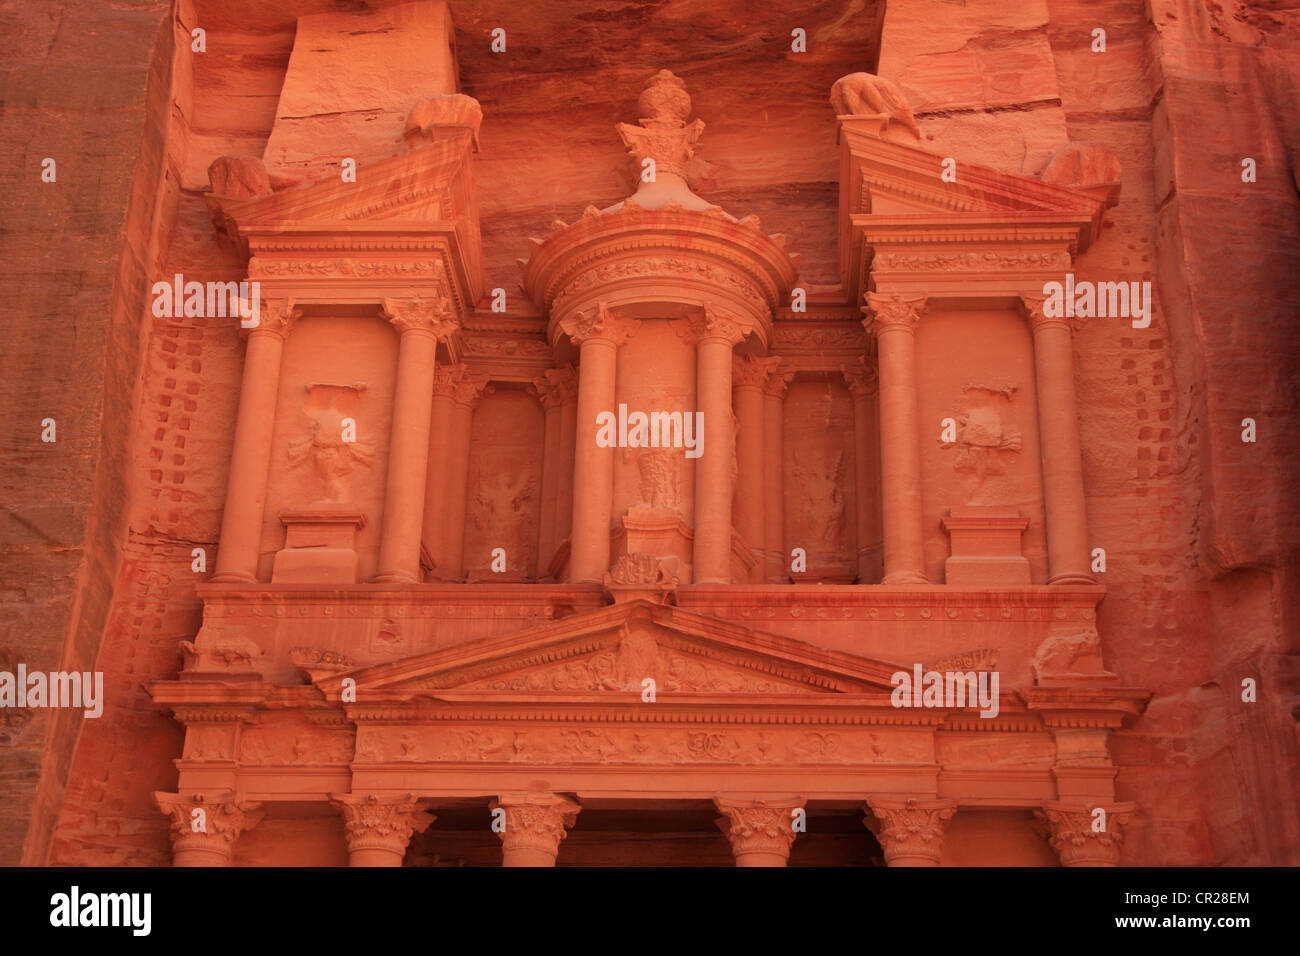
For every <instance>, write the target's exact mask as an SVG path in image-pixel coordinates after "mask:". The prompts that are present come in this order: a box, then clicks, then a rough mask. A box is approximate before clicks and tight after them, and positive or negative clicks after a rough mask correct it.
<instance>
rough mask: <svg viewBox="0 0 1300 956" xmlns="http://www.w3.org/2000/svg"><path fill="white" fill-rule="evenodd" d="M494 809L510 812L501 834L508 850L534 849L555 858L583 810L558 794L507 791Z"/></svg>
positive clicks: (504, 846)
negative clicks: (569, 829) (570, 828)
mask: <svg viewBox="0 0 1300 956" xmlns="http://www.w3.org/2000/svg"><path fill="white" fill-rule="evenodd" d="M491 809H493V810H497V809H501V810H505V812H506V819H505V828H504V829H503V830H501V831H500V832H499V834H498V835H499V836H500V837H501V847H502V849H503V850H504V851H506V852H509V851H512V850H533V851H536V852H539V853H545V854H548V855H549V856H551V857H552V858H554V857H555V856H556V855H557V854H558V853H559V852H560V844H561V843H562V842H563V841H564V838H565V837H566V836H568V828H569V827H571V826H573V824H574V823H575V822H576V821H577V819H578V814H579V813H580V812H582V807H581V805H579V804H578V803H575V802H574V801H572V800H570V799H569V798H568V797H562V796H560V795H559V794H558V793H503V794H501V796H499V797H498V798H497V799H496V800H493V801H492V804H491Z"/></svg>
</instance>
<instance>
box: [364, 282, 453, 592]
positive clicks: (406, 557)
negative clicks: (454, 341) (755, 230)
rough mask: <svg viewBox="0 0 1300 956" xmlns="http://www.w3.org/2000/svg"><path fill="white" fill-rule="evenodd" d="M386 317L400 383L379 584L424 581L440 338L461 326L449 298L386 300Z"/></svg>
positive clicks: (391, 442) (396, 392)
mask: <svg viewBox="0 0 1300 956" xmlns="http://www.w3.org/2000/svg"><path fill="white" fill-rule="evenodd" d="M383 316H384V318H386V319H388V321H389V322H392V323H393V325H394V326H396V327H397V330H398V332H399V334H400V335H401V339H400V340H399V344H398V353H397V383H396V387H395V389H394V392H393V429H392V438H391V439H390V440H389V443H388V487H387V490H386V492H385V495H384V526H383V532H382V534H381V536H380V539H379V572H378V573H377V574H376V575H375V577H374V579H373V580H374V581H375V582H377V583H392V584H418V583H419V582H420V536H421V533H422V532H423V530H424V505H425V486H426V484H427V480H428V468H429V424H430V421H431V418H432V410H433V375H434V363H435V359H436V356H437V352H438V340H439V339H445V338H447V337H448V336H450V335H451V334H452V333H453V332H455V331H456V329H457V327H458V326H457V324H456V322H455V321H454V319H452V317H451V316H452V311H451V302H450V301H449V300H447V299H440V300H421V299H385V300H384V303H383Z"/></svg>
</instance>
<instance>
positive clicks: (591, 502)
mask: <svg viewBox="0 0 1300 956" xmlns="http://www.w3.org/2000/svg"><path fill="white" fill-rule="evenodd" d="M640 326H641V323H640V322H638V321H637V320H636V319H628V318H625V317H623V316H621V315H619V314H618V313H616V312H611V311H610V310H609V309H607V308H606V307H605V305H604V303H601V304H600V305H598V306H597V307H596V308H594V309H592V310H590V311H588V312H584V313H579V314H578V315H576V316H574V317H573V318H571V319H566V320H565V321H564V322H561V323H560V328H561V329H562V330H563V331H564V333H565V334H566V335H568V336H569V338H571V339H572V340H573V341H574V342H576V343H577V344H578V346H579V348H580V349H581V359H580V362H579V364H578V424H577V435H576V439H575V449H574V461H573V538H572V544H571V547H570V550H569V580H570V581H572V582H574V583H597V582H600V581H603V580H604V577H605V572H606V571H608V570H609V521H610V514H611V512H612V510H613V505H614V501H613V499H614V448H613V446H610V447H608V448H601V447H599V446H597V444H596V433H597V430H598V428H597V425H596V416H598V415H599V414H600V413H601V412H612V413H617V409H616V408H615V407H614V395H615V393H614V376H615V373H616V369H617V366H618V348H619V346H620V345H622V344H623V343H624V342H626V341H627V340H628V339H629V338H631V337H632V336H633V335H635V334H636V330H637V329H638V328H640ZM728 378H730V367H728Z"/></svg>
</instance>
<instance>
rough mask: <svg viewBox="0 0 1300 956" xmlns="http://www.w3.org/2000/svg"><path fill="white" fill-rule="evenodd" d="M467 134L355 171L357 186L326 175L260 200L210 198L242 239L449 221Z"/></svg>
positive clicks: (462, 168) (465, 161) (464, 163)
mask: <svg viewBox="0 0 1300 956" xmlns="http://www.w3.org/2000/svg"><path fill="white" fill-rule="evenodd" d="M469 135H470V134H469V132H468V131H466V132H465V135H464V136H462V137H449V138H447V139H445V140H441V141H438V142H434V143H430V144H428V145H426V146H423V147H421V148H419V149H415V150H412V151H411V152H409V153H405V154H403V155H400V156H392V157H390V158H388V159H383V160H380V161H379V162H375V163H369V164H366V165H364V166H360V167H358V168H357V169H356V176H355V181H346V182H345V181H344V180H343V178H342V176H330V177H328V178H326V179H321V180H317V181H316V182H311V183H304V184H302V185H299V186H294V187H292V188H289V189H283V190H279V191H277V192H273V193H268V194H266V195H263V196H253V197H247V198H236V197H227V196H216V195H212V196H210V197H209V199H210V201H212V202H213V203H215V204H217V205H219V206H220V208H221V210H222V212H223V213H224V214H225V215H226V216H227V217H228V218H229V219H231V220H233V221H234V222H235V223H236V224H237V225H238V228H239V231H240V232H241V233H242V234H245V235H246V234H248V233H250V232H257V231H259V230H261V229H264V228H267V227H272V226H283V225H286V224H295V225H299V226H301V225H308V224H327V223H328V224H331V225H339V226H343V227H344V228H346V224H347V223H358V224H360V223H367V222H412V223H425V224H432V223H437V222H447V221H451V220H453V219H455V218H457V216H458V215H459V214H462V213H463V211H462V210H460V209H457V208H456V207H457V205H458V203H457V202H456V199H457V197H456V196H455V192H456V180H457V178H458V177H459V176H460V175H462V174H463V173H464V172H466V171H467V167H468V164H469V152H470V140H469Z"/></svg>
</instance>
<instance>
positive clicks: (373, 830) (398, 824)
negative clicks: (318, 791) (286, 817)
mask: <svg viewBox="0 0 1300 956" xmlns="http://www.w3.org/2000/svg"><path fill="white" fill-rule="evenodd" d="M330 803H332V804H333V805H334V806H335V807H337V808H338V809H339V810H340V811H342V813H343V833H344V835H345V836H346V837H347V841H348V849H349V850H351V851H354V852H355V851H357V850H388V851H389V852H392V853H397V854H399V855H401V854H404V853H405V852H406V845H407V844H408V843H409V842H410V840H411V834H413V833H421V832H423V831H424V830H426V829H427V828H428V827H429V825H430V824H431V823H433V821H434V820H435V819H436V817H434V815H433V814H432V813H428V812H426V811H425V808H426V807H427V806H428V805H429V801H428V800H417V799H416V797H415V794H412V793H406V794H402V795H400V796H396V797H393V796H383V797H381V796H379V795H378V794H374V793H367V794H353V793H339V794H334V795H333V797H332V799H331V800H330Z"/></svg>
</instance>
